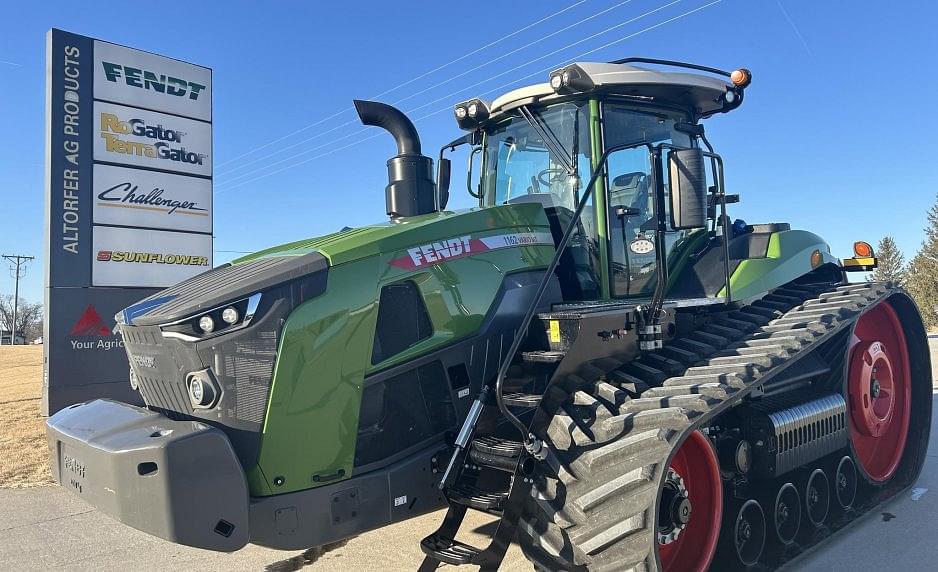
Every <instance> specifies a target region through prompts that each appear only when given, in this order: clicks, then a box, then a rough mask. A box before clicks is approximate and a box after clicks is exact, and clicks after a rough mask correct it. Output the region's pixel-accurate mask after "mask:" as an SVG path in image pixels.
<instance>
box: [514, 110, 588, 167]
mask: <svg viewBox="0 0 938 572" xmlns="http://www.w3.org/2000/svg"><path fill="white" fill-rule="evenodd" d="M518 112H519V113H521V117H523V118H524V120H525V121H527V122H528V125H530V126H531V128H532V129H534V131H536V132H537V134H538V135H539V136H540V138H541V139H542V140H543V141H544V144H545V145H547V150H548V151H550V154H551V155H553V156H554V159H555V160H556V161H557V162H558V163H560V164H561V165H563V168H564V170H566V171H567V175H575V174H576V167H575V166H574V165H573V159H572V158H571V157H570V155H569V154H568V153H567V151H566V149H564V148H563V144H562V143H561V142H560V140H559V139H557V136H556V135H555V134H554V132H553V131H552V130H551V129H550V127H548V125H547V124H546V123H544V121H542V120H541V118H540V117H538V116H537V115H535V113H534V112H533V111H531V110H530V109H529V108H528V106H527V105H522V106H521V107H520V108H519V109H518Z"/></svg>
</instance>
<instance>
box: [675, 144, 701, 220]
mask: <svg viewBox="0 0 938 572" xmlns="http://www.w3.org/2000/svg"><path fill="white" fill-rule="evenodd" d="M668 186H669V187H670V190H671V226H672V227H674V228H675V229H678V230H681V229H687V228H702V227H705V226H707V170H706V167H705V159H704V154H703V150H702V149H699V148H696V149H672V150H671V152H670V153H668Z"/></svg>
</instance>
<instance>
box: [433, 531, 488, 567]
mask: <svg viewBox="0 0 938 572" xmlns="http://www.w3.org/2000/svg"><path fill="white" fill-rule="evenodd" d="M420 549H421V550H423V553H424V554H426V555H427V556H430V557H432V558H436V559H437V560H439V561H440V562H446V563H447V564H453V565H455V566H461V565H463V564H472V560H473V559H474V558H475V557H476V556H478V555H479V554H481V553H482V551H481V550H479V549H478V548H476V547H475V546H469V545H468V544H466V543H464V542H460V541H458V540H453V539H452V538H446V537H444V536H441V535H439V534H437V533H433V534H431V535H430V536H428V537H426V538H424V539H423V540H421V541H420Z"/></svg>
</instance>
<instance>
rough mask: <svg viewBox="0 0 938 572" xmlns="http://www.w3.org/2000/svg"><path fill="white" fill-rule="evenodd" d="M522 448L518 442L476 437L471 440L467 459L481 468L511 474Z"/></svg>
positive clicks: (498, 438)
mask: <svg viewBox="0 0 938 572" xmlns="http://www.w3.org/2000/svg"><path fill="white" fill-rule="evenodd" d="M523 447H524V445H522V444H521V443H520V442H519V441H512V440H510V439H502V438H501V437H491V436H487V437H477V438H476V439H473V440H472V444H471V446H470V448H469V458H470V459H471V460H472V461H474V462H475V463H477V464H479V465H481V466H483V467H490V468H492V469H498V470H499V471H506V472H509V473H513V472H515V468H516V467H517V466H518V459H519V458H520V457H521V450H522V448H523Z"/></svg>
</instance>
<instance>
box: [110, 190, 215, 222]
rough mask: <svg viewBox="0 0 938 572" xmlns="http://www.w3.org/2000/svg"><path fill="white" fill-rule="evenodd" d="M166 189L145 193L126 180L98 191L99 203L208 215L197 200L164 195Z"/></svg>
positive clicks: (171, 212)
mask: <svg viewBox="0 0 938 572" xmlns="http://www.w3.org/2000/svg"><path fill="white" fill-rule="evenodd" d="M164 192H165V189H159V188H156V189H153V190H152V191H150V192H148V193H146V194H144V193H141V192H139V191H138V190H137V185H134V184H133V183H129V182H125V183H119V184H117V185H114V186H113V187H111V188H109V189H107V190H104V191H101V192H100V193H98V200H99V201H104V202H99V203H98V204H99V205H103V206H107V207H124V208H137V209H147V210H152V211H163V212H165V213H166V214H170V215H171V214H173V213H176V212H178V213H180V214H188V215H197V216H208V211H207V210H206V209H203V208H202V207H200V206H198V204H199V203H197V202H195V201H180V200H176V199H173V198H170V197H166V198H164V197H163V193H164Z"/></svg>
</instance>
